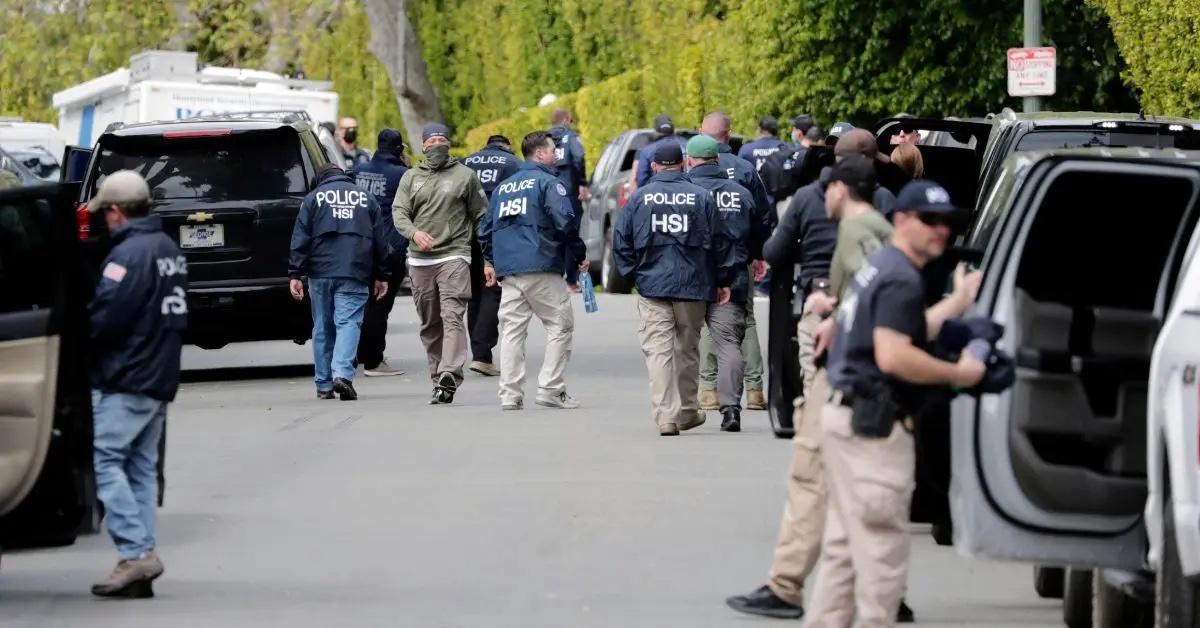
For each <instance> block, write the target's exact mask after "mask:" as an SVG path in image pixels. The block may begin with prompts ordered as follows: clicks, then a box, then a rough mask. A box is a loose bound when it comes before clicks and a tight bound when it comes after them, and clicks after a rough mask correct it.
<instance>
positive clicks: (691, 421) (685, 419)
mask: <svg viewBox="0 0 1200 628" xmlns="http://www.w3.org/2000/svg"><path fill="white" fill-rule="evenodd" d="M679 418H680V419H681V420H680V421H679V423H678V426H679V431H681V432H686V431H688V430H690V429H692V428H693V427H700V426H701V425H704V420H705V419H706V418H707V417H706V416H705V414H704V411H703V410H701V411H699V412H697V413H695V414H693V415H691V416H688V415H687V414H684V415H682V416H680V417H679Z"/></svg>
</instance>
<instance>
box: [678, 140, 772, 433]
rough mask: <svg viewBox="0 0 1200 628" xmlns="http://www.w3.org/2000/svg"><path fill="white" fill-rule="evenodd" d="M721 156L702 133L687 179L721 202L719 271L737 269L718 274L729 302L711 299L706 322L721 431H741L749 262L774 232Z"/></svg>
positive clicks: (693, 144)
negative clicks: (726, 287) (725, 167)
mask: <svg viewBox="0 0 1200 628" xmlns="http://www.w3.org/2000/svg"><path fill="white" fill-rule="evenodd" d="M719 154H720V152H719V149H718V147H717V142H716V140H714V139H712V138H711V137H708V136H707V135H697V136H696V137H693V138H692V139H690V140H688V143H687V167H688V174H687V178H688V180H689V181H691V182H692V183H695V184H696V185H699V186H700V187H702V188H704V189H706V190H708V191H709V192H710V193H712V196H713V201H714V202H715V203H716V210H717V213H716V222H715V224H714V228H713V251H714V253H715V254H716V259H717V264H718V273H719V274H720V273H732V275H733V277H732V279H731V278H729V277H725V276H718V277H717V283H718V284H719V285H721V284H724V285H729V287H730V300H729V302H728V303H710V304H709V306H708V313H707V316H706V322H707V324H708V329H709V330H710V335H711V338H712V341H711V342H712V345H713V351H712V352H713V353H714V354H715V355H716V362H717V397H718V403H719V408H720V410H721V415H722V421H721V430H723V431H726V432H737V431H740V430H741V411H742V378H743V376H744V372H745V362H744V359H743V358H742V342H743V340H744V338H745V334H746V306H745V305H744V304H745V303H746V301H747V299H749V298H750V290H751V288H750V275H749V272H748V270H747V264H748V262H749V260H751V259H760V258H761V256H762V243H763V241H764V240H766V238H767V236H768V235H769V233H767V232H765V230H764V221H763V220H762V217H761V216H760V213H761V210H760V208H758V207H756V206H755V205H754V197H753V195H752V194H751V193H750V190H747V189H746V188H744V187H742V186H741V185H738V184H737V182H735V181H733V180H731V179H730V178H729V177H728V176H727V175H726V174H725V171H723V170H721V166H720V165H718V164H717V156H718V155H719Z"/></svg>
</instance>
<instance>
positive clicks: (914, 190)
mask: <svg viewBox="0 0 1200 628" xmlns="http://www.w3.org/2000/svg"><path fill="white" fill-rule="evenodd" d="M847 159H849V158H847ZM843 161H845V160H843ZM896 211H900V212H920V213H922V214H944V215H947V216H955V217H957V216H959V215H962V214H964V212H963V210H962V209H959V207H958V206H956V205H955V204H954V203H953V202H951V201H950V193H949V192H947V191H946V188H944V187H942V186H940V185H938V184H937V183H935V182H933V181H929V180H926V179H921V180H917V181H913V182H912V183H909V184H908V185H906V186H904V188H903V189H901V190H900V194H899V196H897V197H896Z"/></svg>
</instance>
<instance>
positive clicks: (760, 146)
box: [738, 116, 788, 172]
mask: <svg viewBox="0 0 1200 628" xmlns="http://www.w3.org/2000/svg"><path fill="white" fill-rule="evenodd" d="M787 148H788V145H787V142H784V141H782V140H780V139H779V122H778V121H776V120H775V118H774V117H773V116H763V117H761V118H759V119H758V137H757V138H755V140H754V141H753V142H746V144H745V145H744V146H742V150H739V151H738V157H741V158H742V159H745V160H746V161H748V162H750V163H751V164H754V170H755V171H757V172H762V167H763V164H764V163H766V161H767V157H770V156H771V155H774V154H775V153H777V152H779V151H781V150H787Z"/></svg>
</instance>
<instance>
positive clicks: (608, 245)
mask: <svg viewBox="0 0 1200 628" xmlns="http://www.w3.org/2000/svg"><path fill="white" fill-rule="evenodd" d="M601 267H602V268H601V271H600V272H601V274H602V275H603V281H604V291H605V292H609V293H612V294H629V292H630V287H631V286H630V285H629V282H628V281H626V280H625V278H624V277H622V276H621V274H620V273H618V272H617V263H616V260H614V259H613V230H612V225H609V226H607V227H605V228H604V256H603V261H602V262H601Z"/></svg>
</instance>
